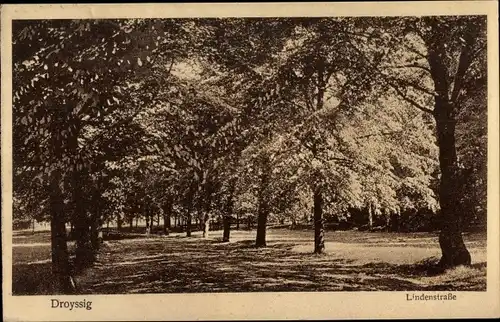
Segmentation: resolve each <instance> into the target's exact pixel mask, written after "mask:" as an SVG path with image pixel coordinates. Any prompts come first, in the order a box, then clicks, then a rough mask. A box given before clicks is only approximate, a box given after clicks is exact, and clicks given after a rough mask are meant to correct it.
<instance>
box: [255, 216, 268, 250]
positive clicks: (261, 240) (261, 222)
mask: <svg viewBox="0 0 500 322" xmlns="http://www.w3.org/2000/svg"><path fill="white" fill-rule="evenodd" d="M267 216H268V211H267V210H266V209H264V208H262V209H260V210H259V213H258V217H257V238H256V241H255V246H257V247H265V246H266V225H267Z"/></svg>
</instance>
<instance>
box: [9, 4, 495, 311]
mask: <svg viewBox="0 0 500 322" xmlns="http://www.w3.org/2000/svg"><path fill="white" fill-rule="evenodd" d="M489 18H491V17H489ZM4 29H5V25H4V21H2V32H4ZM8 30H9V33H10V37H11V42H10V43H9V48H10V49H9V50H10V53H11V57H9V58H10V59H9V61H8V64H9V70H11V80H10V82H11V85H10V86H11V87H5V86H4V79H5V78H2V191H3V195H4V197H3V199H2V235H4V231H5V230H10V233H9V237H8V239H9V242H11V254H9V256H10V257H9V259H10V260H11V261H10V262H9V263H8V265H9V266H10V268H9V269H11V280H10V284H8V286H9V289H7V290H4V292H5V291H7V292H9V293H10V294H11V296H13V297H14V298H16V297H18V298H21V299H22V298H26V296H33V295H37V296H49V297H47V300H46V303H45V308H46V309H47V310H55V309H58V310H59V311H61V312H62V310H65V311H68V310H69V311H75V312H84V311H91V310H92V306H93V305H94V306H95V305H96V303H97V302H98V301H97V300H93V301H92V300H89V299H90V297H86V296H93V295H130V294H136V295H145V294H165V295H163V296H167V294H186V293H189V294H193V295H194V294H204V293H210V294H212V295H213V296H216V295H217V294H219V293H253V294H255V293H258V294H255V295H254V297H255V296H257V297H258V296H260V294H265V293H270V294H271V293H276V292H280V293H279V294H282V293H290V294H293V293H296V292H300V294H302V295H301V296H302V298H303V299H305V300H306V301H307V297H308V296H309V295H308V294H314V293H317V294H323V293H325V292H326V293H328V294H330V293H331V294H336V293H337V294H338V293H342V292H360V293H362V294H366V293H365V292H368V293H371V294H377V293H381V292H402V293H400V298H401V301H403V300H404V301H405V302H419V301H421V302H427V301H437V302H440V303H441V302H453V301H456V300H457V296H458V294H462V293H461V292H466V293H471V294H476V295H477V296H481V294H483V295H484V294H486V291H487V290H488V291H490V290H491V289H490V285H488V277H489V276H488V274H487V272H488V267H489V265H490V264H491V265H498V254H497V255H496V257H494V262H492V263H490V262H489V261H488V252H489V251H491V250H490V249H489V247H488V238H491V236H489V235H488V234H489V233H490V232H491V230H488V224H489V220H488V213H489V211H488V203H489V202H491V200H490V198H488V197H491V196H490V195H489V194H488V184H489V180H491V179H492V178H491V176H488V171H489V170H490V171H491V169H490V168H489V167H488V155H489V154H490V153H491V151H489V150H488V141H489V138H490V137H489V132H488V129H489V127H488V116H489V112H491V109H492V108H496V109H498V106H490V110H488V105H489V97H491V94H492V93H491V92H489V91H491V87H489V86H488V84H489V83H488V81H489V77H491V76H490V75H493V77H494V78H495V81H497V78H498V71H496V72H495V74H489V73H488V66H489V65H488V64H489V59H491V57H492V56H491V55H489V53H488V47H489V46H490V44H489V43H488V19H487V15H486V14H467V15H465V14H464V15H457V14H453V15H442V14H436V15H421V16H420V15H419V16H416V15H415V16H410V15H382V16H381V15H362V16H357V15H342V16H334V15H331V16H325V15H321V16H296V15H290V16H286V13H285V12H281V13H280V15H279V16H278V15H276V16H265V17H258V16H250V17H249V16H244V15H243V16H229V17H226V16H221V17H213V16H210V15H207V16H196V17H189V16H184V17H171V18H170V17H160V18H154V17H141V16H137V17H126V18H121V17H118V18H100V17H99V18H97V17H96V18H91V17H89V18H85V19H84V18H80V17H75V18H53V17H51V18H48V19H32V18H29V19H26V18H23V19H15V18H12V20H10V21H9V28H8ZM496 32H498V30H497V31H496ZM2 37H3V36H2ZM4 40H5V38H2V50H3V45H4ZM494 46H497V47H498V44H497V43H496V44H495V45H494ZM4 52H5V51H2V54H4ZM494 58H495V59H498V57H494ZM4 72H5V69H4V56H2V75H3V74H4ZM2 77H4V76H2ZM6 89H8V91H9V94H8V95H9V96H8V97H9V100H10V103H9V104H11V106H12V109H11V111H10V110H9V111H5V110H4V94H5V93H4V91H5V90H6ZM5 95H6V94H5ZM494 95H496V96H498V91H497V92H496V93H494ZM7 112H8V113H9V122H10V123H9V124H11V126H9V132H10V130H11V135H10V136H9V140H11V141H10V142H9V144H10V145H9V151H5V147H6V146H7V143H5V142H4V140H5V137H6V134H5V133H4V132H5V131H4V130H5V124H6V123H7V121H6V120H4V116H5V115H6V114H7ZM496 115H498V111H496ZM496 118H497V122H498V116H496ZM496 126H498V124H496ZM495 131H498V128H495ZM490 133H491V132H490ZM494 135H495V137H497V133H494ZM10 149H11V150H10ZM6 153H10V155H9V159H10V160H9V162H11V164H10V163H9V168H7V166H4V162H7V160H6ZM490 166H493V167H495V171H497V168H498V164H493V165H490ZM6 171H9V177H6V174H5V173H6ZM494 180H498V178H496V179H494ZM7 181H9V185H10V182H11V184H12V185H11V186H9V187H10V188H9V189H10V190H8V191H9V194H5V192H4V188H5V187H4V186H5V185H6V182H7ZM5 189H7V188H5ZM5 191H7V190H5ZM7 196H9V197H8V198H9V200H10V201H9V203H5V200H4V199H5V197H7ZM494 197H495V198H498V196H494ZM7 205H8V207H9V209H8V211H9V217H8V218H9V220H8V221H7V223H6V222H5V220H4V219H5V216H6V213H7V210H6V209H4V206H5V207H7ZM490 209H491V208H490ZM494 210H495V211H496V213H495V214H494V215H495V216H498V208H495V209H494ZM490 218H491V214H490ZM495 222H496V223H498V221H495ZM7 224H8V225H9V226H8V227H7ZM497 226H498V225H497ZM494 232H495V234H496V235H495V238H496V239H495V240H498V237H497V236H498V227H495V230H494ZM4 237H5V236H4ZM496 247H498V245H497V246H496ZM495 249H496V250H498V248H495ZM6 251H9V249H7V250H6V249H5V248H3V252H4V253H3V254H2V255H3V256H2V258H3V259H4V266H5V264H6V262H5V258H6V257H5V256H6V255H5V252H6ZM497 269H498V268H497ZM4 272H5V271H4ZM495 278H498V277H497V276H495ZM4 288H5V284H4ZM398 294H399V293H398ZM495 294H496V296H498V290H497V293H495ZM69 295H71V297H68V296H69ZM355 295H356V293H354V296H355ZM49 300H50V301H49ZM167 302H168V301H167ZM337 305H338V304H337ZM100 306H104V303H102V304H100ZM497 313H498V311H497ZM53 314H57V313H53ZM82 314H83V313H82ZM201 318H202V319H203V317H201ZM80 319H85V315H82V316H81V317H80Z"/></svg>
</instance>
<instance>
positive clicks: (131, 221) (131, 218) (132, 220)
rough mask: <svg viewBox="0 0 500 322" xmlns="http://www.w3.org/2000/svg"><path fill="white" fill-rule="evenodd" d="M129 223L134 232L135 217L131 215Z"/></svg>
mask: <svg viewBox="0 0 500 322" xmlns="http://www.w3.org/2000/svg"><path fill="white" fill-rule="evenodd" d="M129 225H130V231H131V232H132V228H134V217H130V221H129Z"/></svg>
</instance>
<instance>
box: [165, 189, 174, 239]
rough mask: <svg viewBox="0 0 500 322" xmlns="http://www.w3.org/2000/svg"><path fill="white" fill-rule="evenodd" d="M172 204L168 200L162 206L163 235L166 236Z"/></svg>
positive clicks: (168, 230) (168, 231)
mask: <svg viewBox="0 0 500 322" xmlns="http://www.w3.org/2000/svg"><path fill="white" fill-rule="evenodd" d="M172 206H173V202H172V200H171V199H170V198H169V200H167V202H166V203H165V204H164V205H163V233H164V234H165V235H168V234H169V233H170V229H171V227H170V218H171V215H172Z"/></svg>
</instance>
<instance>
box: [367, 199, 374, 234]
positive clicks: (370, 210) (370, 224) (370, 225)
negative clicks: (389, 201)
mask: <svg viewBox="0 0 500 322" xmlns="http://www.w3.org/2000/svg"><path fill="white" fill-rule="evenodd" d="M368 230H369V231H372V230H373V208H372V204H368Z"/></svg>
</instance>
